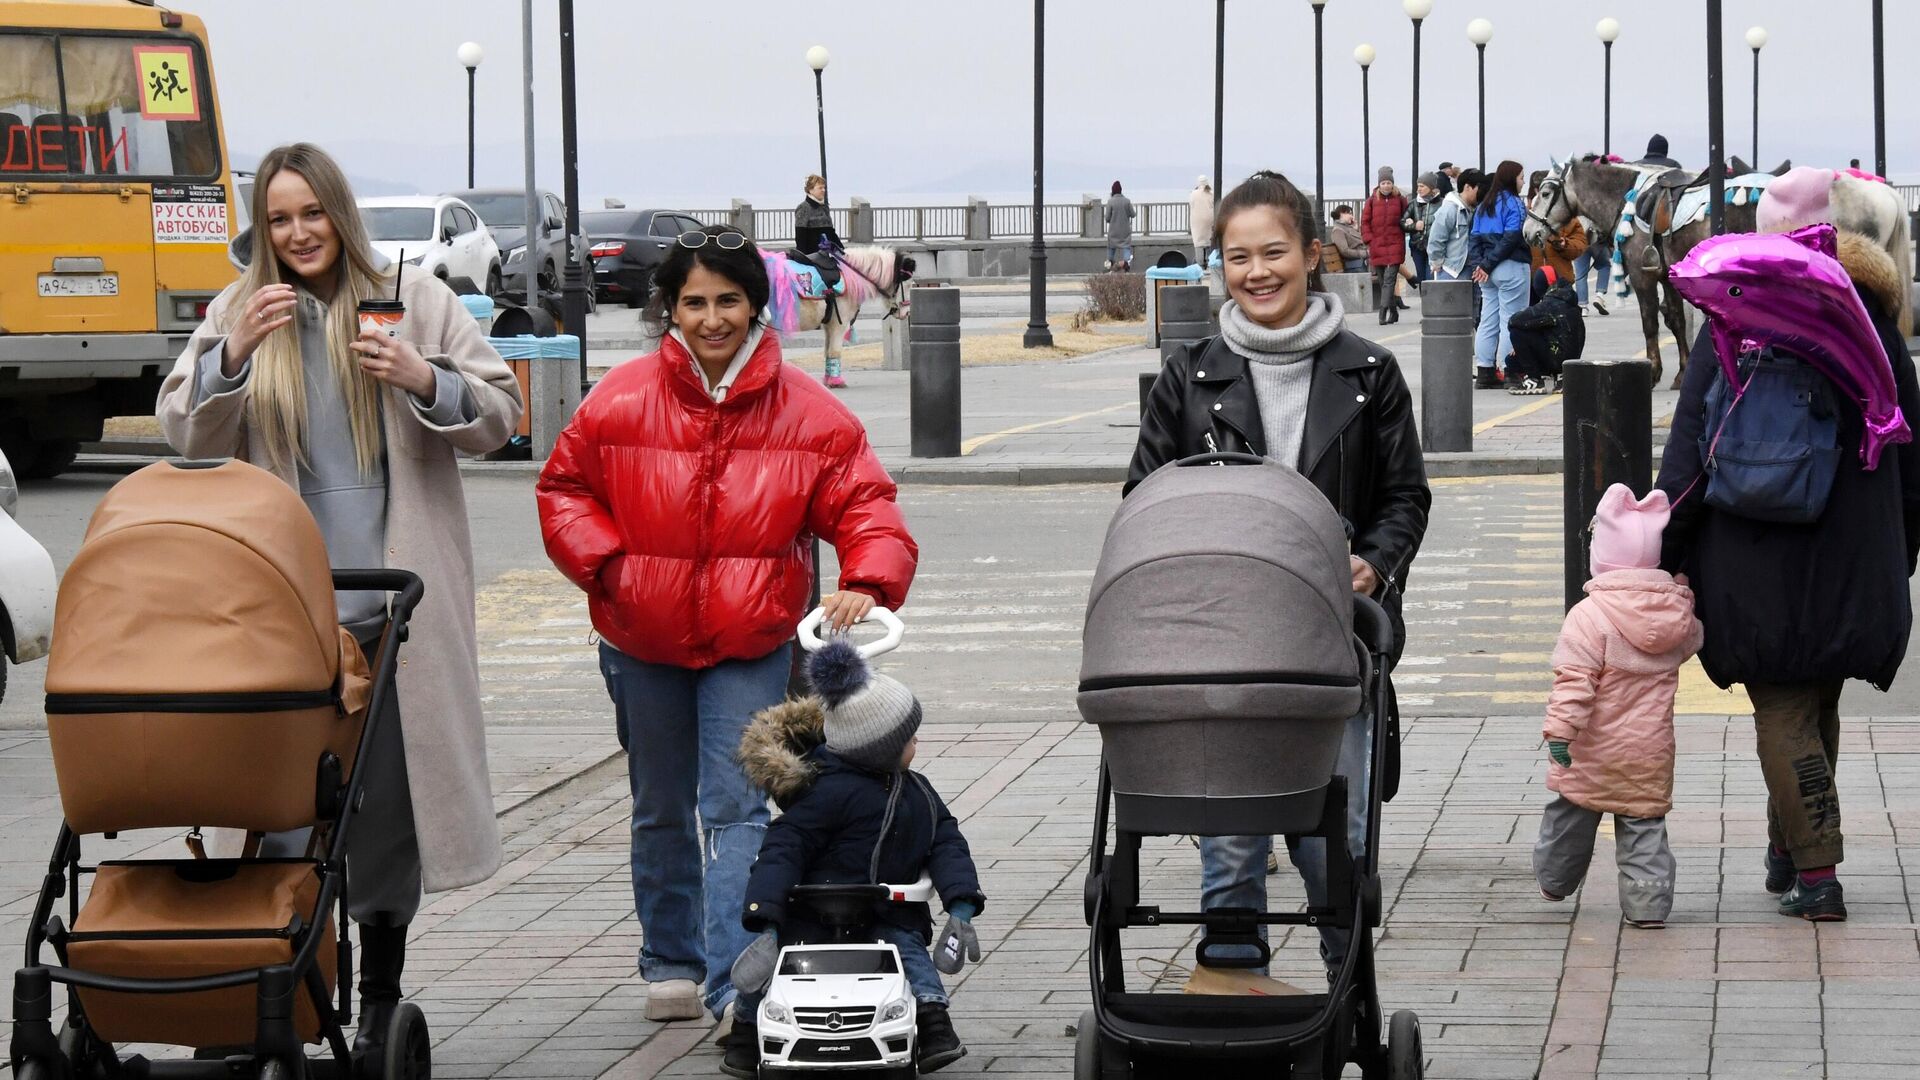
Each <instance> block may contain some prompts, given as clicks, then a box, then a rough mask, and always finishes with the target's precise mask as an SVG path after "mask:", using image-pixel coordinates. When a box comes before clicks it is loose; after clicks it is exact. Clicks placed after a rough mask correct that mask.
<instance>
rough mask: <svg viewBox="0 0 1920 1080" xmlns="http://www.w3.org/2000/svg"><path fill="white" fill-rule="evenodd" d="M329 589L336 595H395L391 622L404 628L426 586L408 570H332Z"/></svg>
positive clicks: (423, 594) (417, 576)
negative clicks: (331, 585)
mask: <svg viewBox="0 0 1920 1080" xmlns="http://www.w3.org/2000/svg"><path fill="white" fill-rule="evenodd" d="M333 587H334V590H335V591H337V592H387V593H398V594H400V595H398V596H396V597H395V598H394V601H393V621H394V622H397V623H399V624H401V625H403V626H404V625H406V622H407V620H408V619H409V618H411V617H412V616H413V609H414V608H417V607H419V606H420V598H421V597H423V596H425V595H426V592H427V586H426V583H424V582H422V581H421V580H420V575H418V574H415V573H413V572H412V571H410V570H335V571H334V572H333Z"/></svg>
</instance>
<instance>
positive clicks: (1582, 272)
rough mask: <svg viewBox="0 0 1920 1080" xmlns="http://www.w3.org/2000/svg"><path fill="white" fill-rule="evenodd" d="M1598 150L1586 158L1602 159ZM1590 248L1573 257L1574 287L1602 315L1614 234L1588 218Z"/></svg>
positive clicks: (1582, 303) (1610, 273)
mask: <svg viewBox="0 0 1920 1080" xmlns="http://www.w3.org/2000/svg"><path fill="white" fill-rule="evenodd" d="M1600 159H1601V155H1599V154H1587V155H1584V160H1586V161H1596V160H1600ZM1586 226H1587V250H1585V251H1583V252H1581V253H1580V255H1579V257H1578V258H1576V259H1574V260H1573V287H1574V292H1575V293H1576V294H1577V295H1578V297H1579V300H1580V306H1581V307H1586V306H1588V304H1589V303H1591V304H1592V306H1593V310H1594V311H1595V312H1597V313H1599V314H1601V315H1605V314H1607V302H1606V296H1607V285H1608V284H1609V283H1610V282H1611V281H1612V280H1613V234H1612V233H1611V232H1610V231H1609V230H1606V229H1603V228H1601V227H1600V226H1598V225H1596V224H1594V223H1593V222H1590V221H1589V222H1586ZM1589 270H1592V271H1593V272H1594V275H1595V278H1594V284H1593V290H1592V292H1591V293H1589V292H1588V290H1587V272H1588V271H1589Z"/></svg>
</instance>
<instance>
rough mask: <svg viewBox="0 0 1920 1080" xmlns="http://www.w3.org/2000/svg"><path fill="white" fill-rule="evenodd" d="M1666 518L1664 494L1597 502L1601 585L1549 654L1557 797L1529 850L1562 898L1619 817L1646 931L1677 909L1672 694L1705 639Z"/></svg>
mask: <svg viewBox="0 0 1920 1080" xmlns="http://www.w3.org/2000/svg"><path fill="white" fill-rule="evenodd" d="M1667 514H1668V507H1667V495H1666V493H1665V492H1663V491H1659V490H1655V491H1654V492H1653V493H1652V494H1651V495H1648V496H1647V497H1646V498H1645V499H1641V500H1635V499H1634V497H1633V492H1632V491H1630V490H1628V489H1627V486H1626V485H1625V484H1615V485H1613V486H1612V487H1610V488H1608V489H1607V492H1606V494H1604V495H1602V496H1601V497H1600V508H1599V510H1598V512H1596V513H1595V515H1594V519H1593V546H1592V549H1591V559H1592V563H1591V565H1592V569H1593V580H1591V581H1589V582H1587V598H1586V599H1585V600H1582V601H1580V603H1578V604H1576V605H1575V606H1574V608H1573V610H1572V611H1569V612H1567V621H1566V623H1565V624H1564V625H1563V626H1562V627H1561V629H1560V643H1559V645H1558V646H1557V647H1556V648H1555V649H1554V650H1553V696H1552V697H1551V698H1549V699H1548V701H1547V720H1546V725H1545V735H1546V739H1547V752H1548V754H1549V755H1550V756H1551V757H1552V759H1553V761H1552V764H1551V765H1549V766H1548V767H1547V787H1548V788H1549V789H1551V790H1553V791H1555V792H1558V794H1557V795H1555V796H1554V799H1553V801H1552V802H1550V803H1548V804H1547V810H1546V814H1545V816H1544V817H1543V818H1542V819H1541V821H1540V840H1539V842H1538V843H1536V844H1535V845H1534V847H1533V872H1534V877H1535V878H1536V879H1538V881H1539V882H1540V895H1542V896H1544V897H1546V898H1547V899H1548V900H1562V899H1565V898H1566V897H1568V896H1570V895H1572V893H1573V892H1574V890H1576V889H1578V888H1579V887H1580V883H1581V882H1582V881H1583V880H1584V879H1585V878H1586V876H1587V864H1588V863H1589V862H1591V861H1592V859H1593V840H1594V833H1595V831H1596V830H1597V829H1598V828H1599V826H1600V815H1602V814H1612V815H1613V840H1614V861H1615V863H1616V864H1617V865H1618V866H1619V868H1620V911H1621V914H1622V915H1623V916H1624V917H1625V918H1626V921H1627V922H1628V923H1630V924H1632V925H1634V926H1637V927H1642V928H1645V929H1657V928H1659V927H1661V926H1664V925H1666V920H1667V915H1668V914H1670V913H1671V912H1672V910H1673V877H1674V864H1673V851H1672V849H1671V848H1669V847H1668V846H1667V811H1668V810H1669V809H1671V808H1672V807H1673V697H1674V692H1675V691H1676V690H1677V689H1678V688H1679V685H1680V665H1681V664H1684V663H1686V661H1687V658H1688V657H1690V656H1692V655H1693V654H1694V652H1695V651H1697V650H1698V649H1699V648H1700V639H1701V628H1700V620H1699V619H1697V618H1695V617H1694V614H1693V590H1691V589H1689V588H1687V586H1686V585H1685V583H1684V582H1681V581H1676V580H1675V579H1674V578H1673V576H1672V575H1670V574H1668V573H1667V572H1666V571H1664V570H1661V569H1660V534H1661V533H1662V531H1664V530H1665V529H1666V527H1667Z"/></svg>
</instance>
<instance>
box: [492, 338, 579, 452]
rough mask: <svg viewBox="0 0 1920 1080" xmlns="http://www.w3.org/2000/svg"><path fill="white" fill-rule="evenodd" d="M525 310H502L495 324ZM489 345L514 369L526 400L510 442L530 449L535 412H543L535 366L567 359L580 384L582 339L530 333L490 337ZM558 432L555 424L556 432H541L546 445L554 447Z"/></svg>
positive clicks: (568, 371) (570, 372)
mask: <svg viewBox="0 0 1920 1080" xmlns="http://www.w3.org/2000/svg"><path fill="white" fill-rule="evenodd" d="M522 310H523V309H520V308H512V309H509V310H508V311H507V312H505V313H503V314H502V315H501V316H500V318H499V319H497V320H495V322H494V325H495V326H496V327H501V326H505V325H507V323H508V319H507V315H510V314H513V313H514V312H519V311H522ZM487 344H489V345H491V346H493V348H494V350H495V351H496V352H498V353H499V354H500V355H501V357H503V358H504V359H505V360H506V361H507V366H508V367H509V368H512V369H513V377H514V379H515V380H517V381H518V382H519V383H520V400H521V401H524V402H526V403H527V407H526V409H525V410H524V411H522V412H521V414H520V426H519V427H518V428H517V429H515V431H514V436H513V438H512V440H510V443H509V445H511V446H514V447H518V448H525V449H528V450H530V449H531V447H532V446H533V443H534V439H533V436H534V434H535V430H534V428H535V420H534V418H535V414H537V413H541V412H542V410H541V409H540V408H537V407H536V404H537V403H536V399H535V397H534V388H535V380H534V377H533V365H534V364H536V363H541V362H545V363H559V362H561V361H565V362H567V364H568V365H569V366H568V367H567V369H566V377H567V378H568V379H571V380H572V381H573V382H574V383H575V384H576V385H577V384H578V383H579V367H580V339H579V338H578V337H575V336H574V335H572V334H555V335H551V336H547V337H535V336H533V335H531V334H522V335H519V336H517V337H490V338H488V339H487ZM566 422H567V417H564V416H562V417H559V424H560V425H562V426H564V425H565V424H566ZM559 433H560V432H559V428H558V427H556V428H555V429H554V430H553V431H550V432H541V433H540V434H541V435H542V436H543V437H544V439H545V443H546V445H547V446H552V445H553V440H554V438H555V437H557V436H558V435H559Z"/></svg>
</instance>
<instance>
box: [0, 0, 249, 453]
mask: <svg viewBox="0 0 1920 1080" xmlns="http://www.w3.org/2000/svg"><path fill="white" fill-rule="evenodd" d="M218 100H219V98H218V95H217V94H216V93H215V92H214V83H213V65H212V63H211V60H210V58H209V55H208V47H207V33H206V28H205V27H204V26H203V25H202V24H201V22H200V20H199V19H197V18H195V17H194V16H192V15H186V14H182V13H180V12H177V11H173V10H171V9H168V8H165V7H156V6H155V5H154V4H153V3H152V2H150V0H0V450H4V451H5V452H6V454H7V457H8V458H9V460H10V461H11V462H12V464H13V468H14V471H15V472H16V473H19V474H21V475H25V476H51V475H54V474H56V473H58V472H59V471H60V470H62V469H64V468H65V467H66V466H67V465H68V464H70V463H71V462H72V460H73V455H74V454H75V453H76V452H77V450H78V448H79V445H80V444H81V443H82V442H86V441H91V440H95V439H98V438H100V435H101V424H102V422H103V421H104V420H105V419H106V418H107V417H109V416H137V415H148V414H151V413H152V411H153V402H154V397H155V395H156V394H157V393H158V391H159V387H160V380H161V379H162V378H163V377H164V376H165V374H166V373H167V371H168V370H169V369H170V368H171V367H172V365H173V360H174V357H176V356H178V355H179V353H180V351H181V349H183V348H184V347H185V345H186V339H187V335H188V334H189V333H191V332H192V330H193V329H194V327H195V326H197V325H198V324H199V322H200V319H201V316H203V315H204V314H205V312H206V306H207V302H208V301H209V300H211V299H213V297H214V296H215V295H217V294H218V293H219V291H220V290H221V289H223V288H225V287H226V285H227V284H228V283H229V282H231V281H232V280H233V278H234V274H235V270H234V268H233V265H232V264H231V263H230V262H228V260H227V242H228V240H229V239H230V235H231V232H232V228H233V223H234V222H235V221H236V220H237V219H236V218H235V215H234V213H233V185H232V178H231V175H230V172H229V169H228V162H227V148H226V138H225V136H224V134H223V133H222V131H221V126H220V113H219V108H218V104H217V103H218Z"/></svg>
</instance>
